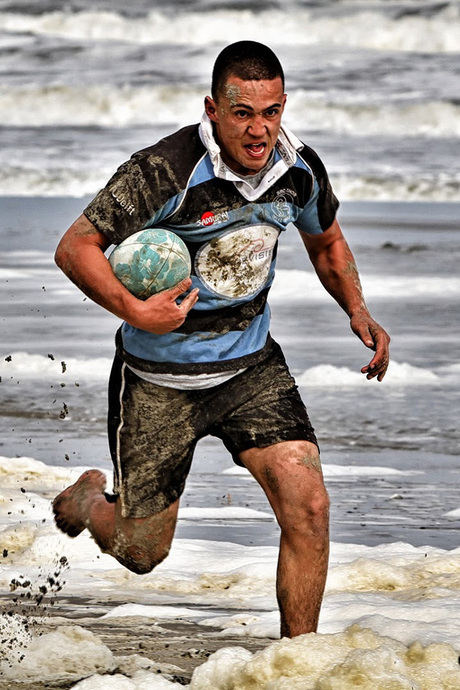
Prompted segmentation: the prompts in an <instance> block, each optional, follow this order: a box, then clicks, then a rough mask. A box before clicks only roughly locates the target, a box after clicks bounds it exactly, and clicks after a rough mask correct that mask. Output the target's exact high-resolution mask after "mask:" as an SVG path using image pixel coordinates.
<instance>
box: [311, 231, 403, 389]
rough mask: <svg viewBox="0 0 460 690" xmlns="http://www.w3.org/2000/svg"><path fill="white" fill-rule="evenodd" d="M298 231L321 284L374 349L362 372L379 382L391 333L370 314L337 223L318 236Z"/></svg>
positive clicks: (387, 356) (385, 362) (363, 339)
mask: <svg viewBox="0 0 460 690" xmlns="http://www.w3.org/2000/svg"><path fill="white" fill-rule="evenodd" d="M300 234H301V237H302V240H303V242H304V245H305V247H306V249H307V251H308V254H309V257H310V260H311V262H312V264H313V266H314V268H315V271H316V273H317V274H318V277H319V279H320V280H321V283H322V284H323V285H324V287H325V288H326V290H327V291H328V292H329V293H330V294H331V295H332V297H333V298H334V299H335V300H336V302H337V303H338V304H339V305H340V306H341V307H342V309H343V310H344V311H345V312H346V313H347V314H348V316H349V317H350V326H351V329H352V331H353V332H354V333H355V334H356V335H357V336H358V338H360V339H361V340H362V342H363V343H364V345H366V347H369V348H370V349H371V350H374V351H375V355H374V356H373V358H372V360H371V361H370V362H369V364H367V365H366V366H364V367H363V368H362V369H361V372H362V373H363V374H366V378H368V379H373V378H375V377H377V380H378V381H381V380H382V379H383V377H384V376H385V374H386V371H387V368H388V363H389V344H390V336H389V335H388V334H387V333H386V331H385V330H384V329H383V328H382V327H381V326H380V325H379V324H378V323H377V322H376V321H374V319H373V318H372V317H371V315H370V313H369V310H368V308H367V306H366V303H365V301H364V295H363V291H362V287H361V281H360V279H359V274H358V269H357V267H356V263H355V260H354V257H353V254H352V252H351V249H350V247H349V246H348V244H347V241H346V240H345V237H344V236H343V234H342V230H341V229H340V226H339V224H338V222H337V221H336V220H335V221H334V222H333V224H332V225H331V227H330V228H328V229H327V230H326V231H325V232H323V233H322V234H320V235H309V234H306V233H304V232H301V233H300Z"/></svg>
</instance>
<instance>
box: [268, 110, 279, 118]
mask: <svg viewBox="0 0 460 690" xmlns="http://www.w3.org/2000/svg"><path fill="white" fill-rule="evenodd" d="M278 113H279V109H278V108H270V110H266V111H265V115H266V116H267V117H276V116H277V115H278Z"/></svg>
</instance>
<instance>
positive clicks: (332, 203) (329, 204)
mask: <svg viewBox="0 0 460 690" xmlns="http://www.w3.org/2000/svg"><path fill="white" fill-rule="evenodd" d="M299 155H300V158H301V160H302V161H303V163H304V164H305V165H306V167H307V168H309V169H310V171H311V174H312V186H311V192H310V196H309V198H308V199H307V200H306V203H305V206H304V207H303V210H302V211H301V212H300V213H299V215H298V217H297V219H296V220H295V221H294V225H295V226H296V227H297V228H298V229H299V230H300V231H301V232H305V233H307V234H310V235H319V234H321V233H322V232H324V231H325V230H327V229H328V228H330V227H331V225H332V223H333V222H334V220H335V217H336V214H337V209H338V208H339V201H338V199H337V197H336V196H335V194H334V192H333V190H332V186H331V183H330V181H329V176H328V174H327V171H326V168H325V167H324V164H323V162H322V161H321V159H320V158H319V157H318V155H317V154H316V153H315V152H314V151H313V149H311V148H310V147H309V146H304V147H303V149H301V150H300V152H299Z"/></svg>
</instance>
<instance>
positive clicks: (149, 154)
mask: <svg viewBox="0 0 460 690" xmlns="http://www.w3.org/2000/svg"><path fill="white" fill-rule="evenodd" d="M205 153H206V149H205V147H204V145H203V143H202V142H201V139H200V136H199V133H198V125H190V126H188V127H184V128H182V129H180V130H179V131H177V132H174V134H170V135H169V136H167V137H164V138H163V139H161V140H160V141H158V142H157V143H156V144H154V145H153V146H149V147H147V148H145V149H142V150H140V151H137V152H136V153H134V154H133V156H132V157H131V161H132V162H133V163H134V164H135V165H137V166H139V167H140V168H141V169H142V170H143V171H144V172H145V173H147V174H148V173H150V174H154V175H155V176H156V175H157V174H158V171H159V170H162V172H163V173H167V176H168V177H169V176H172V177H174V179H176V180H177V182H178V183H179V186H181V183H182V184H184V183H185V182H186V180H187V179H188V177H189V175H190V171H191V170H193V168H194V166H195V165H196V164H197V162H198V161H199V160H200V158H202V156H203V155H204V154H205Z"/></svg>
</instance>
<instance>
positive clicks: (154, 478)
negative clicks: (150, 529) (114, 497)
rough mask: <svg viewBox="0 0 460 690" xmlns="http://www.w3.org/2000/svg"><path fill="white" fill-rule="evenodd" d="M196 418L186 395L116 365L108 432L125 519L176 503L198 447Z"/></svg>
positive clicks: (118, 492) (117, 363)
mask: <svg viewBox="0 0 460 690" xmlns="http://www.w3.org/2000/svg"><path fill="white" fill-rule="evenodd" d="M197 417H198V415H197V410H196V403H195V402H194V401H193V399H190V396H188V395H187V392H186V391H179V390H175V389H172V388H166V387H163V386H156V385H155V384H152V383H149V382H148V381H144V380H143V379H140V378H139V377H138V376H136V375H135V374H134V373H133V372H131V370H130V369H129V368H128V367H127V366H126V365H125V364H124V363H123V362H120V361H117V362H115V364H114V367H113V371H112V375H111V380H110V386H109V417H108V428H109V443H110V450H111V455H112V461H113V464H114V474H115V478H114V490H115V492H116V493H117V494H118V496H119V499H120V505H121V508H122V513H123V516H124V517H131V518H143V517H147V516H149V515H153V514H157V513H160V512H161V511H163V510H165V509H166V508H168V507H169V506H170V505H171V504H172V503H174V502H175V501H176V500H177V499H178V498H179V497H180V495H181V494H182V492H183V489H184V486H185V480H186V478H187V475H188V473H189V470H190V465H191V461H192V457H193V451H194V449H195V446H196V443H197V433H196V428H195V423H194V422H195V420H196V419H197Z"/></svg>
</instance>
